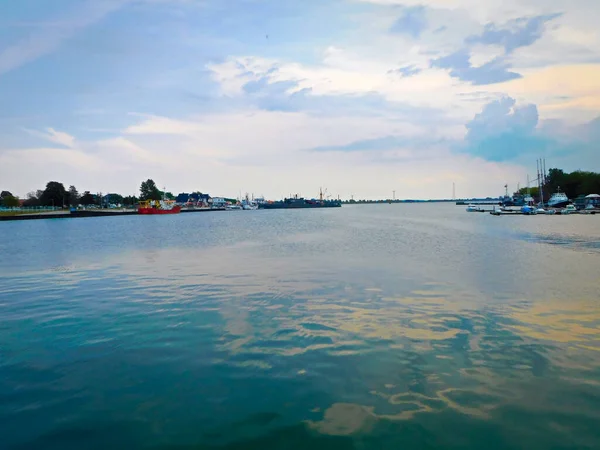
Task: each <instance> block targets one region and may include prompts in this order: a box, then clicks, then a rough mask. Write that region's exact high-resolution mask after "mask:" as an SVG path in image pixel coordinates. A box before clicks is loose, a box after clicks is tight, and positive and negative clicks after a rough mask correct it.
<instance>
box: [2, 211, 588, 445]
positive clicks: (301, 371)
mask: <svg viewBox="0 0 600 450" xmlns="http://www.w3.org/2000/svg"><path fill="white" fill-rule="evenodd" d="M0 229H1V230H2V235H3V236H4V239H2V240H1V241H0V314H1V316H0V317H1V318H2V321H1V322H0V436H2V442H3V445H5V446H6V447H7V448H14V449H82V448H85V449H105V448H113V449H120V448H124V449H137V448H140V449H146V448H149V449H174V448H177V449H190V450H191V449H204V448H207V449H242V448H250V449H293V448H311V449H320V448H323V449H365V450H367V449H400V448H401V449H426V448H467V449H481V448H487V449H512V448H514V449H517V448H520V449H521V448H528V449H535V448H540V449H548V448H554V449H559V448H564V449H567V448H569V449H573V448H599V447H600V431H599V429H598V426H597V424H598V423H600V217H597V216H595V217H592V216H566V217H561V216H540V217H535V216H533V217H526V216H522V217H492V216H490V215H488V214H467V213H466V212H464V208H460V207H455V206H453V205H446V204H422V205H421V204H414V205H368V206H344V207H343V208H341V209H331V210H320V211H319V210H307V211H231V212H217V213H202V214H180V215H175V216H163V217H114V218H89V219H78V220H44V221H25V222H6V223H0Z"/></svg>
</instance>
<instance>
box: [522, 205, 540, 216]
mask: <svg viewBox="0 0 600 450" xmlns="http://www.w3.org/2000/svg"><path fill="white" fill-rule="evenodd" d="M537 211H538V210H537V209H536V208H535V207H534V206H529V205H526V206H523V207H522V208H521V212H522V213H523V214H524V215H526V216H533V215H535V214H537Z"/></svg>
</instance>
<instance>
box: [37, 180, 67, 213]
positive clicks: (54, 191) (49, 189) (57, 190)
mask: <svg viewBox="0 0 600 450" xmlns="http://www.w3.org/2000/svg"><path fill="white" fill-rule="evenodd" d="M66 201H67V191H66V190H65V187H64V186H63V184H62V183H59V182H58V181H50V182H48V184H46V189H44V191H43V192H42V195H41V198H40V203H41V204H42V206H58V207H62V206H63V205H64V204H65V202H66Z"/></svg>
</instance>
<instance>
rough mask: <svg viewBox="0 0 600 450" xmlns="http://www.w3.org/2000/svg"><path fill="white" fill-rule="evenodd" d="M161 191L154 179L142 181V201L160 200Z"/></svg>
mask: <svg viewBox="0 0 600 450" xmlns="http://www.w3.org/2000/svg"><path fill="white" fill-rule="evenodd" d="M160 199H161V195H160V191H159V190H158V188H157V187H156V183H155V182H154V180H152V179H148V180H146V181H142V185H141V186H140V200H160Z"/></svg>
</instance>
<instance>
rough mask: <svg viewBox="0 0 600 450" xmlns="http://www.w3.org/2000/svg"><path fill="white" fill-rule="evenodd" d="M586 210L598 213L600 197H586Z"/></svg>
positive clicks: (595, 195) (594, 195)
mask: <svg viewBox="0 0 600 450" xmlns="http://www.w3.org/2000/svg"><path fill="white" fill-rule="evenodd" d="M585 209H586V210H587V211H597V210H599V209H600V195H599V194H590V195H586V196H585Z"/></svg>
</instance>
